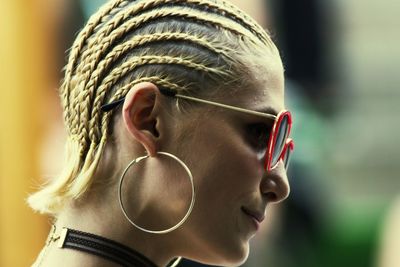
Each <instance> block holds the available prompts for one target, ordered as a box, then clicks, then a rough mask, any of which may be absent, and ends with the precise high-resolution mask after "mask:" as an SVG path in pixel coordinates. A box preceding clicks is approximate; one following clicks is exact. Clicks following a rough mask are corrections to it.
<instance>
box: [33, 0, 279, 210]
mask: <svg viewBox="0 0 400 267" xmlns="http://www.w3.org/2000/svg"><path fill="white" fill-rule="evenodd" d="M271 47H272V48H274V45H273V43H272V41H271V39H270V37H269V35H268V33H266V32H265V31H264V30H263V29H262V28H261V26H259V25H258V24H257V23H256V22H255V21H254V20H253V19H251V18H250V17H249V16H247V15H246V14H245V13H244V12H242V11H241V10H240V9H238V8H236V7H234V6H233V5H231V4H229V3H228V2H226V1H223V0H110V1H109V3H107V4H106V5H104V7H102V8H100V9H99V11H98V12H97V13H96V14H94V15H93V16H92V17H91V18H90V19H89V22H88V23H87V25H86V26H85V27H84V28H83V29H82V31H81V32H80V33H79V35H78V37H77V39H76V41H75V42H74V44H73V47H72V49H71V51H70V55H69V61H68V64H67V66H66V68H65V79H64V81H63V84H62V86H61V92H60V96H61V101H62V105H63V109H64V120H65V125H66V127H67V130H68V139H67V143H66V145H67V146H66V153H67V158H66V159H67V165H66V166H65V169H64V170H63V173H61V174H60V177H58V178H57V179H55V180H54V181H52V182H50V183H49V184H48V185H46V186H45V187H44V188H43V189H42V190H40V191H39V192H37V193H36V194H34V195H32V196H31V197H30V198H29V203H30V205H31V206H32V207H33V208H34V209H36V210H38V211H40V212H43V213H51V214H56V213H57V212H59V211H60V210H61V208H62V207H63V206H64V205H65V204H66V203H67V202H68V201H70V200H74V199H79V198H80V196H82V194H84V193H85V192H87V191H88V190H89V188H91V186H92V184H93V183H94V179H93V177H94V175H95V171H96V168H97V166H98V164H99V162H100V159H101V157H102V153H103V151H104V149H105V147H106V144H107V143H108V140H109V137H110V135H112V132H111V131H110V127H111V126H112V123H111V122H112V118H113V115H114V114H115V112H112V111H111V112H106V113H103V112H101V106H102V105H104V104H106V103H109V102H112V101H114V100H118V99H120V98H123V97H124V96H125V95H126V94H127V93H128V92H129V90H130V89H131V88H132V87H133V86H134V85H135V84H137V83H140V82H152V83H154V84H155V85H157V86H159V87H165V88H169V89H171V90H175V91H179V92H180V93H182V92H184V93H185V94H187V95H191V94H199V95H201V94H208V93H210V92H211V90H225V89H228V88H229V89H231V90H234V88H239V87H241V85H242V84H245V85H249V84H250V80H251V73H253V70H254V68H255V65H254V66H253V65H252V62H253V61H250V60H259V61H257V64H263V63H259V62H261V61H262V60H263V59H261V58H262V57H260V55H263V53H265V51H267V50H268V51H272V52H273V53H276V52H277V50H276V49H272V50H270V49H271ZM249 62H250V63H249ZM176 106H177V112H180V109H179V105H178V101H177V102H176ZM101 183H102V182H100V184H101Z"/></svg>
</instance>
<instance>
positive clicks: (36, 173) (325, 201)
mask: <svg viewBox="0 0 400 267" xmlns="http://www.w3.org/2000/svg"><path fill="white" fill-rule="evenodd" d="M104 2H105V1H104V0H80V1H79V0H29V1H25V0H0V12H1V13H0V36H1V37H0V38H1V39H0V40H1V41H0V93H1V94H0V118H1V121H0V127H1V130H0V266H16V267H19V266H21V267H22V266H30V264H32V263H33V261H34V259H35V258H36V256H37V254H38V253H39V251H40V249H41V248H42V247H43V245H44V241H45V239H46V237H47V233H48V231H49V228H50V221H49V218H46V217H44V216H40V215H37V214H34V213H33V212H32V211H31V210H30V209H29V208H28V206H27V205H26V204H25V199H26V197H27V196H28V195H29V193H31V192H34V191H35V190H36V189H37V187H38V186H39V184H40V183H41V182H42V181H43V180H44V179H50V178H51V177H54V176H55V175H56V174H57V172H58V171H59V170H60V166H61V165H62V161H63V145H64V139H65V133H64V129H63V124H62V115H61V108H60V104H59V99H58V92H57V87H58V86H59V83H60V80H61V79H62V77H63V73H62V68H63V66H64V65H65V64H66V58H67V50H68V48H69V47H70V46H71V44H72V42H73V39H74V38H75V37H76V34H77V32H78V31H79V29H80V28H81V27H82V26H83V24H84V22H85V21H86V20H87V19H88V17H89V16H90V14H92V13H93V12H95V10H96V9H97V8H98V6H99V5H101V4H102V3H104ZM232 2H233V3H235V4H237V5H238V6H239V7H241V8H242V9H243V10H245V11H247V12H248V13H250V14H251V15H252V16H253V17H254V18H255V19H256V20H257V21H258V22H259V23H260V24H262V25H263V26H264V27H266V28H268V29H269V31H270V33H271V35H272V37H273V39H274V40H275V42H276V43H277V44H278V47H279V49H280V51H281V55H282V58H283V61H284V65H285V69H286V90H287V91H286V92H287V93H286V105H287V107H288V108H289V109H291V110H292V111H293V113H294V119H295V124H294V130H293V133H292V135H293V138H294V139H295V142H296V147H295V154H294V156H293V158H292V162H291V168H290V170H289V178H290V182H291V187H292V192H291V196H290V197H289V199H288V200H287V201H286V202H284V203H282V204H279V205H276V206H274V207H272V209H270V210H269V211H268V215H267V217H268V219H269V220H267V221H268V222H267V223H265V225H263V229H262V232H261V233H259V234H258V235H257V236H256V237H255V238H254V239H253V240H252V250H251V254H250V256H249V260H248V262H246V264H245V265H244V266H247V267H260V266H274V267H292V266H296V267H303V266H304V267H310V266H311V267H313V266H324V267H330V266H332V267H338V266H352V267H369V266H371V267H372V266H376V267H395V266H397V267H398V266H400V253H399V252H400V251H399V250H398V248H399V247H400V230H399V229H398V228H400V174H399V173H400V172H399V163H400V152H399V144H398V143H397V141H398V140H397V139H396V138H398V137H400V119H399V117H400V90H398V87H399V85H400V73H399V65H398V64H399V62H400V31H399V30H400V18H399V14H398V10H400V2H399V1H396V0H382V1H373V0H363V1H360V0H346V1H344V0H296V1H290V0H246V1H239V0H236V1H232ZM396 199H397V200H396ZM396 248H397V249H396ZM181 266H201V265H197V264H195V263H192V262H189V261H185V262H183V263H182V264H181Z"/></svg>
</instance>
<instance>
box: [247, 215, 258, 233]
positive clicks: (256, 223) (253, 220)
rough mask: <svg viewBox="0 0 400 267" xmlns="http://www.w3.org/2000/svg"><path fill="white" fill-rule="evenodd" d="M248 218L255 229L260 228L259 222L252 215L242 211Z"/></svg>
mask: <svg viewBox="0 0 400 267" xmlns="http://www.w3.org/2000/svg"><path fill="white" fill-rule="evenodd" d="M243 213H244V214H245V215H246V216H247V217H248V218H250V220H251V221H252V222H253V225H254V227H255V228H256V231H257V230H258V229H259V228H260V222H259V221H257V220H256V218H254V217H253V216H251V215H249V214H247V213H246V212H243Z"/></svg>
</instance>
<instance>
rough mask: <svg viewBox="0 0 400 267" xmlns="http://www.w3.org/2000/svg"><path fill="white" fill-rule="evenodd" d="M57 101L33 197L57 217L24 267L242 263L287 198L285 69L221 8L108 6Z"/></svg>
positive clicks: (254, 33)
mask: <svg viewBox="0 0 400 267" xmlns="http://www.w3.org/2000/svg"><path fill="white" fill-rule="evenodd" d="M61 100H62V104H63V109H64V121H65V125H66V128H67V131H68V140H67V144H66V149H67V150H66V153H67V162H66V165H65V168H64V171H63V172H62V174H61V175H60V176H59V177H57V178H56V179H54V180H53V181H52V182H51V183H49V184H47V185H45V186H44V187H43V188H42V189H41V190H40V191H39V192H37V193H35V194H33V195H32V196H31V197H30V198H29V204H30V205H31V206H32V207H33V209H35V210H36V211H38V212H41V213H47V214H51V215H52V216H53V217H54V219H55V220H54V225H53V227H52V230H51V232H50V234H49V237H48V240H47V242H46V246H45V247H44V248H43V250H42V252H41V254H40V255H39V257H38V259H37V260H36V262H35V264H34V266H60V263H61V265H62V266H167V265H168V264H169V263H170V262H173V265H176V264H177V262H178V261H179V259H180V257H185V258H188V259H192V260H195V261H198V262H202V263H206V264H214V265H239V264H241V263H243V262H244V261H245V260H246V258H247V255H248V252H249V240H250V238H251V237H252V236H254V235H255V233H256V231H257V229H258V228H259V226H260V224H261V222H262V221H263V220H264V216H265V212H266V207H267V205H268V204H270V203H273V202H279V201H282V200H283V199H285V198H286V197H287V196H288V194H289V185H288V181H287V177H286V171H285V165H286V164H287V162H288V157H289V154H290V152H291V150H292V149H293V142H292V141H291V140H290V139H289V138H288V136H289V132H290V127H291V117H290V112H288V111H285V110H284V109H285V106H284V85H283V67H282V63H281V59H280V57H279V53H278V50H277V48H276V47H275V45H274V44H273V43H272V41H271V39H270V37H269V35H268V34H267V33H266V32H265V31H264V30H263V29H262V28H261V27H260V26H259V25H258V24H257V23H256V22H254V20H252V19H251V18H250V17H249V16H248V15H246V14H245V13H243V12H242V11H240V10H239V9H237V8H236V7H235V6H233V5H231V4H229V3H228V2H225V1H220V0H201V1H200V0H152V1H149V0H138V1H126V0H113V1H110V2H108V3H107V4H106V5H105V6H103V7H102V8H101V9H100V10H99V11H98V12H97V13H96V14H95V15H93V16H92V17H91V19H90V20H89V22H88V23H87V25H86V26H85V27H84V28H83V30H82V31H81V32H80V34H79V36H78V37H77V39H76V41H75V43H74V45H73V47H72V49H71V51H70V57H69V62H68V65H67V67H66V72H65V79H64V83H63V85H62V87H61Z"/></svg>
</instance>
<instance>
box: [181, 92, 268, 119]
mask: <svg viewBox="0 0 400 267" xmlns="http://www.w3.org/2000/svg"><path fill="white" fill-rule="evenodd" d="M175 97H178V98H182V99H187V100H191V101H196V102H200V103H204V104H209V105H213V106H217V107H221V108H226V109H231V110H235V111H239V112H244V113H247V114H252V115H257V116H262V117H264V118H268V119H272V120H275V119H276V116H275V115H272V114H266V113H263V112H258V111H254V110H248V109H244V108H239V107H234V106H230V105H225V104H221V103H217V102H213V101H208V100H204V99H200V98H196V97H191V96H186V95H180V94H176V95H175Z"/></svg>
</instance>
